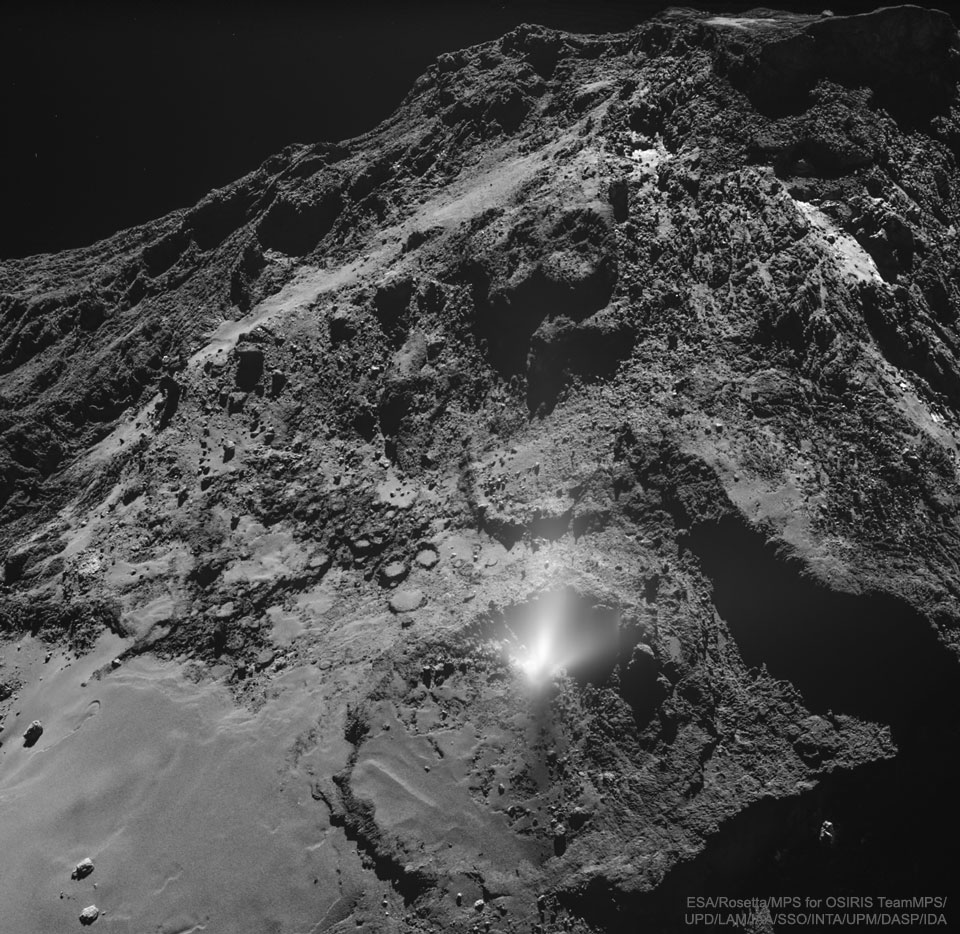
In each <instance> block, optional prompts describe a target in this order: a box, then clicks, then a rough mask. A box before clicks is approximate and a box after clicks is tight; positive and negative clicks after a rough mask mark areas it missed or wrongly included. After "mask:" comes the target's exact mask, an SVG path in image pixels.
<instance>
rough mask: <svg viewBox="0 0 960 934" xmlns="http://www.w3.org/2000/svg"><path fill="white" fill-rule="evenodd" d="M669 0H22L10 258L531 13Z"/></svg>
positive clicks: (366, 108) (396, 82)
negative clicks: (68, 0) (336, 1)
mask: <svg viewBox="0 0 960 934" xmlns="http://www.w3.org/2000/svg"><path fill="white" fill-rule="evenodd" d="M827 3H829V0H825V2H824V4H820V5H817V8H818V9H819V8H820V6H823V5H826V4H827ZM669 5H671V4H668V3H663V2H648V0H644V2H626V0H578V2H570V0H459V2H458V0H447V2H438V0H433V2H430V0H418V2H404V0H395V2H393V3H383V2H373V0H354V2H352V3H348V4H340V5H338V6H334V7H331V5H330V4H329V3H322V2H317V3H307V2H296V3H294V2H291V0H274V2H271V3H250V2H247V3H244V2H233V3H226V2H224V3H211V2H206V3H199V2H192V3H180V2H165V3H159V2H154V3H144V2H139V3H138V2H129V3H125V4H112V3H97V2H88V3H72V4H61V3H51V2H44V0H36V2H30V3H23V4H22V9H20V10H15V11H13V12H10V11H9V10H8V11H7V12H5V13H4V14H2V20H0V22H2V26H3V37H4V54H3V55H2V56H0V106H2V109H3V115H4V123H5V128H6V132H5V134H4V136H5V138H6V139H5V142H4V144H3V147H2V150H0V151H2V153H3V155H2V160H3V161H2V172H0V211H2V215H0V216H2V223H0V258H2V257H13V256H25V255H29V254H31V253H38V252H48V251H55V250H60V249H64V248H66V247H72V246H82V245H84V244H87V243H91V242H93V241H95V240H98V239H100V238H102V237H105V236H107V235H109V234H111V233H113V232H114V231H116V230H118V229H121V228H123V227H128V226H131V225H133V224H137V223H141V222H143V221H147V220H150V219H151V218H154V217H158V216H160V215H162V214H165V213H166V212H168V211H170V210H173V209H175V208H179V207H185V206H187V205H190V204H192V203H194V202H195V201H197V200H198V199H199V198H201V197H202V196H203V195H204V194H205V193H206V192H207V191H209V190H210V189H212V188H216V187H219V186H221V185H224V184H227V183H228V182H230V181H232V180H233V179H235V178H237V177H239V176H241V175H243V174H245V173H246V172H248V171H250V170H251V169H254V168H255V167H256V166H257V165H258V164H259V163H260V162H262V161H263V160H264V159H265V158H266V157H267V156H269V155H270V154H271V153H273V152H276V151H277V150H279V149H282V148H283V147H284V146H285V145H287V144H288V143H291V142H314V141H318V140H338V139H344V138H348V137H350V136H355V135H357V134H359V133H361V132H363V131H364V130H366V129H368V128H370V127H371V126H373V125H374V124H376V123H377V122H378V121H379V120H381V119H383V118H384V117H386V116H387V115H388V114H389V113H390V112H391V111H392V110H393V109H394V108H395V107H396V105H397V104H398V103H399V102H400V100H401V99H402V98H403V96H404V94H405V93H406V92H407V90H408V89H409V87H410V85H411V84H412V83H413V81H414V80H415V79H416V77H417V76H418V75H419V74H421V73H422V72H423V71H424V70H425V69H426V68H427V67H428V66H429V65H430V63H431V62H432V61H433V60H434V59H435V58H436V56H437V55H439V54H440V53H441V52H444V51H449V50H452V49H457V48H461V47H463V46H466V45H471V44H474V43H477V42H482V41H486V40H488V39H493V38H496V37H497V36H500V35H502V34H503V33H504V32H507V31H508V30H509V29H511V28H513V27H514V26H516V25H518V24H519V23H522V22H540V23H544V24H546V25H550V26H555V27H559V28H564V29H570V30H575V31H582V32H603V31H612V30H619V29H626V28H629V27H630V26H632V25H634V24H635V23H636V22H638V21H640V20H642V19H644V18H646V17H647V16H650V15H652V14H654V13H655V12H657V11H658V10H660V9H662V8H664V7H666V6H669ZM673 5H675V4H673ZM689 5H697V6H700V7H710V8H716V9H746V8H748V7H749V6H751V5H755V4H749V3H697V4H692V3H691V4H689ZM781 5H785V6H789V7H791V8H794V9H796V8H798V7H799V6H801V4H796V3H793V4H781ZM870 5H871V4H869V3H858V2H847V3H843V4H840V5H839V6H838V5H837V4H831V7H832V8H833V9H835V11H836V12H841V8H842V9H843V10H846V9H850V8H857V9H865V8H869V7H870ZM807 6H809V5H807Z"/></svg>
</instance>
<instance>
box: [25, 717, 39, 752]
mask: <svg viewBox="0 0 960 934" xmlns="http://www.w3.org/2000/svg"><path fill="white" fill-rule="evenodd" d="M42 735H43V724H42V723H41V722H40V721H39V720H34V721H33V723H31V724H30V726H28V727H27V729H26V732H25V733H24V734H23V745H24V746H27V747H30V746H33V745H34V744H35V743H36V742H37V740H38V739H40V737H41V736H42Z"/></svg>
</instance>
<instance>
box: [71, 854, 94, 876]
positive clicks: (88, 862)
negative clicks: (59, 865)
mask: <svg viewBox="0 0 960 934" xmlns="http://www.w3.org/2000/svg"><path fill="white" fill-rule="evenodd" d="M91 872H93V860H92V859H90V857H89V856H87V857H86V858H85V859H81V860H80V862H79V863H77V866H76V868H75V869H74V870H73V872H71V873H70V878H71V879H86V877H87V876H89V875H90V873H91Z"/></svg>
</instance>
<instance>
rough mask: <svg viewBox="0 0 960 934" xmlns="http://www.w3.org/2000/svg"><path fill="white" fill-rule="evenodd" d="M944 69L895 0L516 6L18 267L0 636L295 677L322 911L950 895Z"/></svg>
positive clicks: (959, 405)
mask: <svg viewBox="0 0 960 934" xmlns="http://www.w3.org/2000/svg"><path fill="white" fill-rule="evenodd" d="M957 61H958V42H957V34H956V31H955V30H954V28H953V26H952V24H951V22H950V20H949V18H947V17H946V16H945V15H943V14H940V13H936V12H932V11H927V10H922V9H919V8H915V7H898V8H888V9H884V10H880V11H877V12H875V13H871V14H864V15H860V16H852V17H838V16H830V15H818V16H800V15H796V14H787V13H777V12H773V11H767V10H761V11H753V12H750V13H744V14H741V15H714V14H712V13H706V12H705V13H695V12H690V11H673V12H670V13H668V14H665V15H663V16H662V17H659V18H657V19H654V20H652V21H650V22H647V23H644V24H641V25H639V26H637V28H636V29H634V30H632V31H630V32H628V33H624V34H621V35H612V36H579V35H567V34H563V33H559V32H554V31H550V30H545V29H541V28H539V27H535V26H525V27H522V28H520V29H517V30H514V31H513V32H512V33H510V34H509V35H507V36H505V37H504V38H503V39H502V40H499V41H497V42H491V43H486V44H484V45H481V46H477V47H475V48H472V49H467V50H464V51H461V52H456V53H451V54H449V55H445V56H442V57H441V58H440V59H439V60H438V61H437V62H436V63H435V65H433V66H432V67H431V68H430V70H429V71H428V72H427V73H426V74H425V75H424V76H423V77H422V78H421V79H420V80H419V81H418V82H417V84H416V85H415V86H414V88H413V89H412V90H411V91H410V93H409V94H408V96H407V98H406V99H405V101H404V103H403V105H402V106H401V108H400V109H399V110H398V111H397V113H396V114H395V115H394V116H392V117H391V118H390V119H389V120H387V121H385V122H384V123H383V124H382V125H381V126H379V127H377V128H375V129H374V130H372V131H371V132H370V133H369V134H367V135H366V136H364V137H362V138H361V139H358V140H353V141H350V142H349V143H344V144H340V145H334V144H316V145H308V146H293V147H290V148H288V149H287V150H285V151H284V152H282V153H279V154H278V155H276V156H274V157H272V158H271V159H269V160H268V161H267V162H266V163H264V165H263V166H262V167H261V168H260V169H258V170H257V171H256V172H254V173H252V174H251V175H249V176H247V177H246V178H244V179H241V180H240V181H238V182H237V183H235V184H234V185H231V186H228V187H227V188H225V189H223V190H222V191H220V192H215V193H213V194H211V195H210V196H208V197H207V198H206V199H204V200H203V201H202V202H201V203H200V204H199V205H197V206H196V207H195V208H193V209H191V210H188V211H183V212H178V213H176V214H174V215H171V216H169V217H167V218H163V219H161V220H159V221H157V222H155V223H153V224H149V225H144V226H143V227H141V228H137V229H135V230H131V231H125V232H123V233H121V234H118V235H117V236H116V237H114V238H111V239H110V240H107V241H104V242H103V243H100V244H97V245H95V246H93V247H89V248H87V249H84V250H78V251H72V252H68V253H65V254H62V255H60V256H42V257H34V258H30V259H26V260H20V261H15V262H10V263H7V264H5V265H3V266H0V290H2V294H0V549H2V550H0V554H2V555H3V565H2V566H3V569H4V577H3V588H2V590H0V631H2V632H3V633H6V634H8V635H9V636H10V638H11V639H12V638H14V637H16V638H20V637H25V636H27V635H30V636H33V637H36V638H39V639H43V640H46V641H48V642H56V641H64V640H65V641H67V642H69V643H70V644H71V646H72V647H73V648H74V649H75V651H77V652H82V651H84V650H86V649H88V648H89V647H90V645H91V644H93V642H94V641H95V639H96V636H97V634H98V633H99V632H101V631H102V630H103V629H104V628H108V629H110V630H112V632H113V633H114V634H115V635H116V636H117V637H119V638H121V639H124V640H127V641H128V643H129V644H128V646H127V648H126V649H124V653H125V654H124V658H126V657H127V655H132V654H136V653H138V652H153V653H155V654H158V655H160V656H162V657H171V658H178V659H183V658H184V657H188V658H190V659H191V660H192V661H193V662H195V663H196V664H197V669H196V670H198V671H201V670H202V671H204V672H206V674H205V675H204V676H203V677H209V678H217V679H220V680H221V681H222V682H223V683H224V684H226V685H227V686H228V687H229V689H230V690H231V691H233V692H234V695H235V699H236V700H237V702H238V703H240V704H247V705H249V706H250V707H251V708H252V709H254V710H256V709H259V708H260V707H261V706H263V705H264V704H267V703H269V702H271V701H272V700H275V699H276V697H277V696H279V695H280V694H281V693H282V691H285V690H295V688H293V687H291V685H296V684H306V683H307V681H308V680H309V678H316V679H317V683H318V684H319V685H320V686H321V688H322V691H321V690H320V688H318V691H320V693H321V694H322V697H323V705H324V706H323V714H322V716H321V717H320V719H319V720H316V719H314V720H312V721H311V722H310V723H305V724H303V730H302V733H301V734H300V735H299V737H298V739H297V740H296V743H295V744H294V747H293V749H292V750H291V751H290V753H289V755H288V756H287V758H286V759H285V760H284V762H285V764H284V768H285V769H287V770H288V772H289V777H290V778H291V781H292V780H294V779H295V780H296V781H297V782H301V783H302V786H303V787H309V788H310V789H311V796H310V802H308V803H307V804H306V805H305V806H308V807H311V808H313V807H316V808H317V809H319V811H318V813H319V814H320V815H321V817H322V818H323V819H324V820H328V821H329V824H330V827H329V828H328V829H329V832H330V834H331V835H332V836H331V839H336V840H337V841H338V843H337V846H340V847H342V850H338V852H339V853H341V855H342V853H345V852H347V851H348V850H349V852H350V853H351V858H353V857H354V856H355V858H356V861H357V864H358V867H359V868H358V869H357V872H360V873H361V874H362V878H363V880H364V881H363V884H362V886H361V889H362V890H363V891H367V890H369V891H376V892H377V893H379V894H382V895H383V898H384V899H386V900H387V902H386V903H381V904H380V908H379V909H377V908H376V907H375V906H373V902H372V901H371V902H370V904H367V903H366V902H364V900H363V899H362V898H360V897H359V895H356V896H350V898H348V897H347V896H346V895H344V897H343V903H342V904H341V905H339V907H338V908H337V909H336V911H333V909H331V911H333V914H330V915H329V919H332V920H330V924H331V930H332V929H334V926H337V925H340V924H344V925H347V926H350V925H352V926H354V927H356V926H357V925H360V924H363V925H369V926H370V928H371V929H380V928H378V927H377V926H378V925H379V926H380V927H383V925H384V924H386V923H387V922H386V921H385V918H386V917H387V916H386V915H385V914H383V913H382V912H384V911H386V910H390V911H391V912H395V913H396V914H398V915H402V924H403V925H406V926H407V927H408V928H409V929H410V930H417V931H424V932H425V931H463V932H466V931H468V930H472V929H473V927H474V926H476V925H477V924H478V923H479V922H480V921H483V922H484V923H486V922H488V921H489V922H490V925H491V930H492V929H499V928H502V929H504V930H521V929H522V930H527V929H530V927H531V925H538V926H539V930H541V931H544V932H546V931H560V930H568V931H577V932H586V931H588V930H597V929H600V930H609V931H620V930H634V929H635V928H636V926H637V925H638V924H641V925H642V926H643V927H644V929H645V930H653V931H675V930H677V929H679V927H681V926H684V925H683V923H682V921H681V919H680V913H679V912H678V908H677V906H678V905H680V904H682V902H683V899H684V898H685V897H686V896H688V895H705V894H723V895H726V896H737V895H740V896H744V897H746V896H750V895H756V896H769V895H770V894H773V893H779V892H802V893H804V894H807V893H809V894H810V895H819V894H822V895H841V894H850V893H855V894H863V893H864V892H865V891H867V890H868V889H870V890H873V891H876V890H877V888H878V887H879V888H882V889H883V890H884V891H889V892H896V891H908V890H914V889H915V888H916V884H917V883H918V880H922V881H923V883H924V888H925V889H929V890H931V891H937V890H938V889H942V890H944V891H945V890H946V888H947V886H948V885H949V884H951V883H952V878H951V876H950V873H951V871H952V867H950V866H949V865H947V864H946V863H944V862H943V861H942V860H941V859H940V857H939V853H940V847H939V846H938V843H939V841H940V840H941V838H948V839H949V838H952V837H953V836H956V834H957V833H958V832H960V808H958V806H957V804H956V801H955V797H956V796H955V794H954V792H953V783H954V782H953V772H952V764H951V759H950V757H949V755H947V754H946V752H947V751H948V750H951V749H953V748H954V747H955V745H956V743H957V741H958V739H960V737H958V729H957V726H956V724H955V722H954V719H955V718H954V716H953V711H954V710H955V708H956V704H957V701H958V699H960V698H958V691H960V671H958V667H957V665H958V658H957V656H958V652H960V603H958V599H960V571H958V567H960V481H958V466H957V465H958V461H960V446H958V443H957V438H958V437H960V325H958V309H960V264H958V262H957V259H956V256H957V248H956V238H957V230H958V229H960V168H958V161H957V160H958V158H960V91H958V85H957V81H958V72H957V67H958V66H957ZM127 670H128V668H127V666H126V665H124V667H123V671H124V672H125V671H127ZM301 676H302V677H303V679H304V680H302V681H301V680H300V679H301ZM18 677H19V675H18ZM197 678H198V680H200V679H201V676H200V675H198V676H197ZM7 682H9V683H13V682H12V681H11V680H10V679H9V678H6V675H4V683H7ZM17 683H18V684H19V683H20V682H19V681H18V682H17ZM18 690H19V688H18ZM24 696H26V695H24ZM318 696H319V695H318ZM9 700H10V699H9V698H3V697H0V703H3V704H7V703H8V701H9ZM301 700H302V699H301ZM311 703H312V701H311ZM308 707H309V708H310V710H311V711H314V708H313V707H310V704H308V703H306V702H305V701H303V702H302V703H298V704H294V705H292V706H291V709H293V710H294V711H296V712H297V715H298V716H300V715H303V714H302V712H303V710H306V709H307V708H308ZM25 714H26V716H30V714H29V713H28V712H26V711H25ZM310 716H311V717H314V718H315V716H316V715H315V711H314V712H313V713H311V714H310ZM251 742H252V741H251ZM251 748H252V747H251ZM271 748H272V747H271ZM271 774H273V773H272V772H271ZM284 774H285V775H287V773H284ZM285 780H286V779H285ZM891 802H896V806H895V807H894V806H892V805H891ZM297 806H298V807H299V806H301V805H300V804H298V805H297ZM324 809H325V810H324ZM314 818H315V815H314V812H312V811H311V819H314ZM827 824H829V825H830V832H829V833H824V832H822V829H823V828H824V827H825V826H826V825H827ZM341 837H342V839H341ZM904 854H909V858H905V856H904ZM101 865H104V864H102V863H98V866H101ZM100 871H101V870H100V869H98V873H99V872H100ZM318 878H319V877H318ZM327 883H329V885H330V886H332V889H337V890H338V891H339V888H338V886H340V885H341V880H340V879H339V878H337V879H326V878H325V879H324V884H327ZM318 884H319V883H318ZM332 889H331V890H332ZM391 899H392V901H391ZM387 903H388V905H387V907H385V904H387ZM336 912H342V915H341V914H337V913H336ZM334 915H336V917H334ZM391 917H393V916H391ZM317 921H318V923H319V922H320V919H317ZM324 923H326V922H324ZM391 923H392V922H391ZM398 923H400V922H398ZM495 925H499V928H495V927H494V926H495ZM771 930H772V928H771Z"/></svg>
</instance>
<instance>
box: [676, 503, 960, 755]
mask: <svg viewBox="0 0 960 934" xmlns="http://www.w3.org/2000/svg"><path fill="white" fill-rule="evenodd" d="M685 544H686V546H687V547H688V548H690V550H691V551H693V552H694V553H695V554H696V555H697V556H698V557H699V559H700V562H701V565H702V567H703V570H704V572H705V573H706V574H707V575H708V576H709V577H710V579H711V580H712V582H713V596H714V604H715V605H716V607H717V610H718V612H719V613H720V615H721V616H722V617H723V618H724V620H725V621H726V622H727V625H728V626H729V627H730V631H731V633H732V635H733V637H734V638H735V639H736V641H737V644H738V646H739V648H740V652H741V654H742V656H743V659H744V661H745V662H746V663H747V664H748V665H750V666H754V667H760V666H761V665H766V666H767V669H768V670H769V671H770V673H771V674H773V675H774V676H775V677H778V678H782V679H784V680H786V681H790V682H791V683H792V684H793V685H794V686H795V687H796V688H797V689H798V690H799V691H800V692H801V694H802V695H803V697H804V700H805V702H806V704H807V706H808V707H810V709H811V710H814V711H817V712H826V711H828V710H832V711H834V712H836V713H841V712H842V713H848V714H853V715H855V716H859V717H863V718H865V719H868V720H876V721H879V722H882V723H888V724H890V725H891V727H892V728H893V730H894V736H895V738H897V739H898V740H899V739H900V737H901V735H902V734H903V733H904V732H905V731H909V730H910V729H912V726H913V724H914V723H915V722H916V720H917V718H918V717H921V716H923V715H924V712H925V711H926V710H927V709H928V708H929V705H930V704H931V702H932V701H933V699H934V697H935V696H936V695H937V693H938V692H940V691H942V690H943V689H944V688H945V686H946V685H950V684H952V683H953V682H954V681H955V680H956V679H957V677H958V675H960V671H958V670H957V668H956V665H955V664H954V663H953V662H952V660H951V659H950V657H949V656H948V654H947V652H946V650H945V649H944V648H943V647H942V646H941V645H940V643H939V642H938V640H937V638H936V635H935V633H934V630H933V628H932V627H931V625H930V624H929V622H928V621H927V620H926V619H924V618H923V617H922V616H920V614H919V613H917V612H916V611H915V610H913V609H912V608H911V607H910V606H908V605H907V604H906V603H905V602H904V601H903V600H901V599H899V598H898V597H896V596H894V595H890V594H882V593H867V594H850V593H841V592H838V591H835V590H830V589H828V588H827V587H824V586H823V585H821V584H820V583H819V582H818V581H815V580H813V579H812V578H810V577H809V576H808V575H807V574H806V573H805V572H804V569H803V567H802V565H801V564H800V563H799V562H796V561H794V560H791V559H789V558H786V557H784V556H781V555H779V554H778V553H777V552H776V550H775V549H774V548H773V547H771V546H770V545H768V544H767V543H766V542H765V541H764V539H763V537H762V536H761V535H760V534H759V533H757V532H755V531H753V530H751V529H749V528H748V527H747V526H746V525H745V523H743V522H742V521H741V520H740V519H739V518H738V517H734V516H730V515H728V516H725V517H723V518H721V519H719V520H717V521H714V522H710V523H703V524H701V525H699V526H695V527H694V529H693V530H692V531H691V533H690V535H689V537H688V538H687V540H686V542H685Z"/></svg>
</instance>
